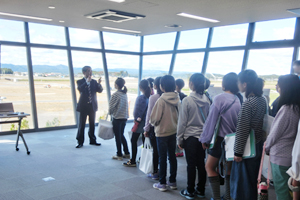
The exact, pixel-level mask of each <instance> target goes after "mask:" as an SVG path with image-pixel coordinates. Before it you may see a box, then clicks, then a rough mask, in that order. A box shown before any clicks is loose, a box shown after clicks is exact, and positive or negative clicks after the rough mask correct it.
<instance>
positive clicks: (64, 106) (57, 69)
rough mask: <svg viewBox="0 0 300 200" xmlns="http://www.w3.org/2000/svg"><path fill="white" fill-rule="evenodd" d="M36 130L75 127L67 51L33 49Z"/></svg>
mask: <svg viewBox="0 0 300 200" xmlns="http://www.w3.org/2000/svg"><path fill="white" fill-rule="evenodd" d="M31 53H32V63H33V72H34V88H35V96H36V104H37V114H38V124H39V128H43V127H53V126H64V125H73V124H75V120H74V111H73V102H72V96H71V87H70V77H69V67H68V59H67V52H66V51H65V50H53V49H40V48H32V49H31Z"/></svg>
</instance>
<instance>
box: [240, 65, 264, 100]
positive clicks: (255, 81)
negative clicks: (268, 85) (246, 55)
mask: <svg viewBox="0 0 300 200" xmlns="http://www.w3.org/2000/svg"><path fill="white" fill-rule="evenodd" d="M238 80H239V81H240V83H247V88H246V98H248V96H249V95H250V94H251V93H253V94H254V95H255V96H258V97H261V95H262V94H263V87H264V80H263V79H261V78H258V76H257V74H256V72H255V71H253V70H251V69H247V70H245V71H242V72H240V73H239V75H238Z"/></svg>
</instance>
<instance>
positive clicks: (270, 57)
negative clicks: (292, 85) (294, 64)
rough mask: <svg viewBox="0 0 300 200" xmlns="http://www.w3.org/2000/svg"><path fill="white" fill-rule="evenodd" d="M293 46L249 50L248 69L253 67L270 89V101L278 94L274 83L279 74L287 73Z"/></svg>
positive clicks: (289, 68) (289, 67) (266, 87)
mask: <svg viewBox="0 0 300 200" xmlns="http://www.w3.org/2000/svg"><path fill="white" fill-rule="evenodd" d="M292 56H293V48H280V49H260V50H250V53H249V60H248V69H253V70H254V71H256V73H257V74H258V75H259V76H260V77H262V78H263V79H264V80H265V81H266V82H265V87H264V88H265V89H270V103H272V102H273V101H274V100H275V99H276V98H277V97H278V96H279V94H278V93H277V91H276V87H275V86H276V84H277V80H278V77H279V76H280V75H285V74H289V73H290V70H291V61H292Z"/></svg>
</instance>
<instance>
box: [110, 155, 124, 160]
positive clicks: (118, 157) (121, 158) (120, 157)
mask: <svg viewBox="0 0 300 200" xmlns="http://www.w3.org/2000/svg"><path fill="white" fill-rule="evenodd" d="M112 159H114V160H123V157H122V156H113V157H112Z"/></svg>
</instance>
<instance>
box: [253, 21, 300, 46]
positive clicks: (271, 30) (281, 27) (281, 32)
mask: <svg viewBox="0 0 300 200" xmlns="http://www.w3.org/2000/svg"><path fill="white" fill-rule="evenodd" d="M295 23H296V18H290V19H281V20H272V21H265V22H256V23H255V32H254V38H253V41H254V42H260V41H272V40H290V39H293V37H294V30H295Z"/></svg>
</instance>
